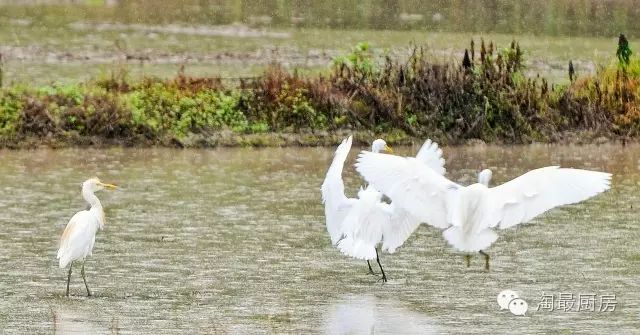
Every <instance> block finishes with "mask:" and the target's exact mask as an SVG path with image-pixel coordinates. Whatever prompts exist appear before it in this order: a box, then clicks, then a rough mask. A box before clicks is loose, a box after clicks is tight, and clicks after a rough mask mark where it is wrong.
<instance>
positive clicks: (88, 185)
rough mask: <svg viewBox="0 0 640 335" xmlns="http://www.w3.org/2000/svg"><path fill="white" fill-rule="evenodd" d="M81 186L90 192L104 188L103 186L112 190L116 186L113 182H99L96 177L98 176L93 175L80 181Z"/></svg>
mask: <svg viewBox="0 0 640 335" xmlns="http://www.w3.org/2000/svg"><path fill="white" fill-rule="evenodd" d="M82 188H83V189H88V190H89V191H91V192H97V191H101V190H104V189H105V188H107V189H111V190H112V189H115V188H117V186H116V185H113V184H105V183H103V182H101V181H100V179H98V177H93V178H90V179H87V180H85V182H84V183H82Z"/></svg>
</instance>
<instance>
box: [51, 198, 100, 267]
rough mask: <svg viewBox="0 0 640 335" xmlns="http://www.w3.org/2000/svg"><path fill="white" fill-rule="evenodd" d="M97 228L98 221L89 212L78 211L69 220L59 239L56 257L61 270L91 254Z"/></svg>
mask: <svg viewBox="0 0 640 335" xmlns="http://www.w3.org/2000/svg"><path fill="white" fill-rule="evenodd" d="M97 227H98V219H97V218H96V217H95V216H94V215H93V212H91V211H80V212H78V213H76V214H75V215H74V216H73V217H72V218H71V220H69V223H67V226H66V227H65V229H64V232H63V233H62V237H61V238H60V248H59V249H58V254H57V257H56V258H58V259H60V267H61V268H64V267H66V266H67V264H69V262H71V261H73V260H76V259H79V258H82V257H85V256H86V255H87V254H89V253H90V252H91V249H92V247H93V243H94V239H95V233H96V230H97Z"/></svg>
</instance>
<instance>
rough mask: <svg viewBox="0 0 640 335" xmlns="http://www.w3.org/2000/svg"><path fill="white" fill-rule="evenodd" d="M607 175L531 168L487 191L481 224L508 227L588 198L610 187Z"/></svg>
mask: <svg viewBox="0 0 640 335" xmlns="http://www.w3.org/2000/svg"><path fill="white" fill-rule="evenodd" d="M610 183H611V174H609V173H605V172H597V171H588V170H579V169H564V168H560V167H558V166H548V167H543V168H540V169H536V170H531V171H529V172H527V173H525V174H523V175H522V176H520V177H517V178H515V179H513V180H511V181H509V182H507V183H504V184H502V185H500V186H497V187H493V188H490V189H489V190H488V192H487V194H488V199H487V200H488V203H489V204H490V206H491V213H490V215H489V216H488V220H489V221H488V222H486V223H485V225H487V226H489V227H494V226H496V225H498V224H499V227H500V228H502V229H504V228H509V227H513V226H515V225H517V224H519V223H524V222H527V221H530V220H531V219H533V218H534V217H536V216H538V215H540V214H542V213H544V212H546V211H548V210H550V209H552V208H554V207H558V206H562V205H568V204H574V203H577V202H580V201H583V200H586V199H589V198H591V197H593V196H595V195H597V194H600V193H602V192H604V191H606V190H608V189H609V188H610Z"/></svg>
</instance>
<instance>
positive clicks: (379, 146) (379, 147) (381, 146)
mask: <svg viewBox="0 0 640 335" xmlns="http://www.w3.org/2000/svg"><path fill="white" fill-rule="evenodd" d="M371 151H372V152H381V151H385V152H388V153H392V152H393V150H392V149H391V147H390V146H388V145H387V142H385V141H384V140H383V139H381V138H379V139H377V140H375V141H373V143H371Z"/></svg>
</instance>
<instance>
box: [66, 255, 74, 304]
mask: <svg viewBox="0 0 640 335" xmlns="http://www.w3.org/2000/svg"><path fill="white" fill-rule="evenodd" d="M71 268H73V262H71V263H69V275H68V276H67V293H66V296H67V297H68V296H69V283H71Z"/></svg>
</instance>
